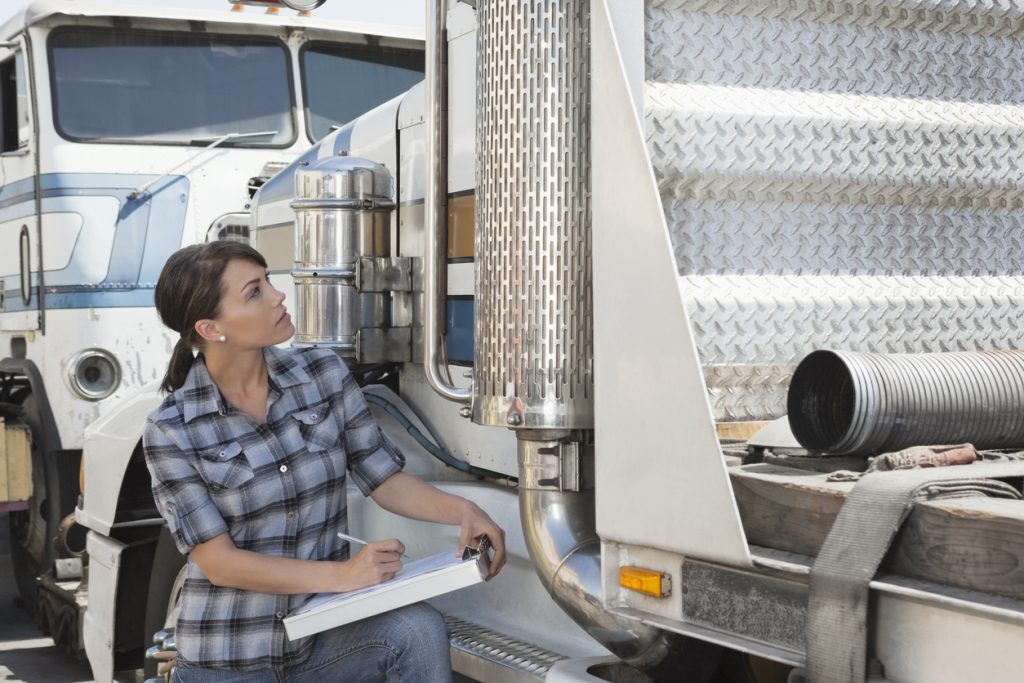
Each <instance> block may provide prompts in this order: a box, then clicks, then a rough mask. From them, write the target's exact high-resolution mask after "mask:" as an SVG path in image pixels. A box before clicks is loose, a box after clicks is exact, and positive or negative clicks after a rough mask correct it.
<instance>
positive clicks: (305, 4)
mask: <svg viewBox="0 0 1024 683" xmlns="http://www.w3.org/2000/svg"><path fill="white" fill-rule="evenodd" d="M281 2H283V3H284V4H285V5H287V6H288V7H291V8H292V9H295V10H299V11H300V12H309V11H310V10H315V9H316V8H317V7H319V6H320V5H322V4H324V3H325V2H327V0H281Z"/></svg>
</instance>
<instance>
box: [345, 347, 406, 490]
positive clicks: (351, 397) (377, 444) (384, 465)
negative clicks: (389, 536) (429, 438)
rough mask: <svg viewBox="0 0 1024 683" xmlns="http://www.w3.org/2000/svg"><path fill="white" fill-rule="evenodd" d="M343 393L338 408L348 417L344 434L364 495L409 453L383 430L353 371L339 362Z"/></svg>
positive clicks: (351, 465)
mask: <svg viewBox="0 0 1024 683" xmlns="http://www.w3.org/2000/svg"><path fill="white" fill-rule="evenodd" d="M339 366H340V368H339V369H340V371H341V373H342V377H341V396H340V400H337V401H336V402H335V406H334V409H335V412H336V413H340V415H339V417H340V418H341V419H342V420H343V421H344V425H345V427H344V431H343V433H342V435H341V439H342V444H343V445H344V447H345V453H346V456H347V458H348V471H349V475H350V476H351V477H352V481H354V482H355V484H356V486H358V487H359V490H360V492H362V494H363V495H364V496H368V495H370V494H371V493H373V490H374V489H376V488H377V487H378V486H380V485H381V484H383V483H384V482H385V481H386V480H387V478H388V477H390V476H391V475H392V474H394V473H396V472H399V471H401V469H402V467H404V466H405V456H403V455H402V453H401V451H399V450H398V448H397V447H396V446H395V445H394V444H393V443H391V441H390V440H389V439H388V438H387V437H386V436H385V435H384V433H383V432H382V431H381V429H380V426H379V425H378V424H377V421H376V420H375V419H374V418H373V415H371V414H370V409H369V408H368V407H367V405H366V399H364V398H363V392H362V390H361V389H360V388H359V385H358V384H357V383H356V380H355V378H354V377H352V374H351V373H349V372H348V369H347V368H346V367H345V366H344V364H342V363H340V362H339Z"/></svg>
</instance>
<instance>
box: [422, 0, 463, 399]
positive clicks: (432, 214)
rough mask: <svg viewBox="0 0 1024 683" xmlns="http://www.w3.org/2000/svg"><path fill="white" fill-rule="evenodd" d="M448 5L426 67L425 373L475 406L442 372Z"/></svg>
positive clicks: (435, 2) (435, 16) (437, 11)
mask: <svg viewBox="0 0 1024 683" xmlns="http://www.w3.org/2000/svg"><path fill="white" fill-rule="evenodd" d="M444 8H445V3H444V2H442V1H441V0H427V19H428V21H433V26H431V27H430V30H428V31H427V64H426V67H427V68H426V74H425V77H426V93H427V106H426V114H427V116H426V127H427V131H426V132H427V159H426V178H425V188H424V197H423V222H424V226H423V227H424V230H423V232H424V241H425V244H424V249H423V254H424V255H423V290H424V292H423V298H424V302H423V303H424V306H423V308H424V313H423V370H424V373H425V374H426V376H427V383H428V384H429V385H430V386H431V388H432V389H433V390H434V391H436V392H437V393H438V394H440V395H441V396H442V397H444V398H446V399H448V400H449V401H455V402H457V403H469V401H470V397H471V391H470V389H461V388H459V387H455V386H452V385H450V384H448V383H447V382H445V381H444V379H442V377H441V372H440V370H439V368H438V361H439V358H438V356H439V350H440V343H439V342H440V340H441V335H440V332H439V330H440V327H441V325H440V317H441V287H442V286H443V285H444V284H445V278H444V277H443V275H442V273H443V272H444V271H443V269H444V268H446V267H447V263H445V262H443V261H441V259H442V257H443V256H444V251H442V249H441V248H440V247H441V243H442V240H443V239H444V240H445V241H446V238H447V235H446V234H444V233H442V232H441V227H440V226H441V225H442V223H443V221H446V220H447V215H448V164H447V158H446V150H445V149H444V146H446V145H447V142H448V137H447V130H446V127H447V126H446V124H447V117H446V116H445V108H446V103H445V101H444V98H445V94H446V92H445V91H446V88H445V86H446V80H447V74H446V73H445V71H446V70H445V51H446V49H447V45H446V43H447V40H446V38H445V33H444V31H445V9H444Z"/></svg>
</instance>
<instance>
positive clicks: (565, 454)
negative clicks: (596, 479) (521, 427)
mask: <svg viewBox="0 0 1024 683" xmlns="http://www.w3.org/2000/svg"><path fill="white" fill-rule="evenodd" d="M524 446H526V450H525V452H523V447H524ZM520 451H521V453H523V456H524V457H523V462H522V471H523V474H522V476H521V477H520V486H521V487H526V488H529V489H534V490H553V491H581V490H582V489H583V488H584V486H583V484H584V482H583V477H582V476H581V472H580V445H579V444H578V443H577V442H575V441H557V442H553V441H548V442H544V441H530V440H527V441H520Z"/></svg>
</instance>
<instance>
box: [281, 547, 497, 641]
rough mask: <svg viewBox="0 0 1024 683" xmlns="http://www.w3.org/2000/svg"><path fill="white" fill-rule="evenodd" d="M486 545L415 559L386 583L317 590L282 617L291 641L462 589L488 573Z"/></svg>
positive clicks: (477, 581) (480, 579)
mask: <svg viewBox="0 0 1024 683" xmlns="http://www.w3.org/2000/svg"><path fill="white" fill-rule="evenodd" d="M489 550H490V543H489V541H488V539H487V537H484V538H483V539H482V540H481V542H480V545H479V546H477V547H476V548H473V547H470V546H467V547H466V549H465V550H464V551H463V553H462V557H461V558H457V557H456V556H455V554H454V553H453V552H452V551H451V550H446V551H444V552H442V553H438V554H436V555H431V556H429V557H424V558H422V559H419V560H414V561H412V562H410V563H408V564H407V565H405V566H404V567H402V570H401V571H400V572H398V574H396V575H395V577H394V578H392V579H391V580H389V581H385V582H384V583H379V584H377V585H375V586H367V587H366V588H361V589H359V590H355V591H349V592H347V593H318V594H317V595H314V596H313V597H312V598H310V599H309V600H307V601H306V603H305V604H304V605H302V606H301V607H298V608H296V609H295V610H293V611H292V612H291V613H290V614H289V615H288V616H287V617H285V619H284V629H285V633H286V634H287V635H288V639H289V640H295V639H296V638H303V637H306V636H311V635H313V634H314V633H320V632H321V631H326V630H328V629H331V628H334V627H335V626H343V625H345V624H350V623H352V622H354V621H359V620H360V619H366V618H367V617H372V616H374V615H375V614H381V613H382V612H387V611H390V610H393V609H396V608H398V607H404V606H405V605H411V604H413V603H414V602H421V601H423V600H427V599H429V598H433V597H436V596H438V595H443V594H444V593H450V592H452V591H456V590H459V589H460V588H466V587H468V586H472V585H474V584H477V583H480V582H481V581H483V580H484V577H486V576H487V574H488V572H489V571H490V564H491V562H490V560H491V558H490V553H489V552H488V551H489Z"/></svg>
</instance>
